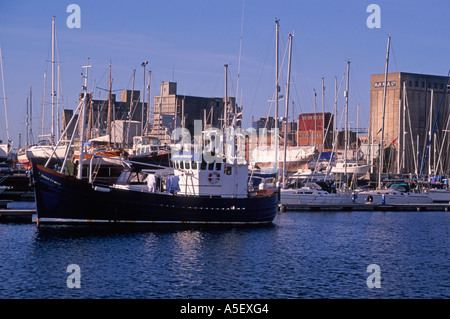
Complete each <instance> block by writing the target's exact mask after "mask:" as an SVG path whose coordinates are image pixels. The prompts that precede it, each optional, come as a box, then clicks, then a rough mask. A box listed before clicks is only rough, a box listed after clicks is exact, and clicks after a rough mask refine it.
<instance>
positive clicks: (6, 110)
mask: <svg viewBox="0 0 450 319" xmlns="http://www.w3.org/2000/svg"><path fill="white" fill-rule="evenodd" d="M0 64H1V69H2V86H3V104H4V106H5V122H6V139H7V143H9V129H8V108H7V107H6V90H5V76H4V74H3V55H2V47H1V46H0Z"/></svg>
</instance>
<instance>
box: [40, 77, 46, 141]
mask: <svg viewBox="0 0 450 319" xmlns="http://www.w3.org/2000/svg"><path fill="white" fill-rule="evenodd" d="M46 85H47V71H45V72H44V92H43V94H42V119H41V125H42V128H41V135H42V136H44V126H45V90H46V88H45V87H46Z"/></svg>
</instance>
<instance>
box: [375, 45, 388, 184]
mask: <svg viewBox="0 0 450 319" xmlns="http://www.w3.org/2000/svg"><path fill="white" fill-rule="evenodd" d="M390 45H391V37H388V44H387V51H386V70H385V72H384V97H383V117H382V119H381V143H380V155H379V159H380V163H379V164H378V189H381V172H382V171H383V160H384V159H383V157H384V116H385V114H386V91H387V78H388V68H389V47H390Z"/></svg>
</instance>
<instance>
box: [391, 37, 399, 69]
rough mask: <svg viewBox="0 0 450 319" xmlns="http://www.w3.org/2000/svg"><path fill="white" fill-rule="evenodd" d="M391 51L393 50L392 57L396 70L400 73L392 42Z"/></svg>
mask: <svg viewBox="0 0 450 319" xmlns="http://www.w3.org/2000/svg"><path fill="white" fill-rule="evenodd" d="M391 50H392V55H393V57H394V65H395V70H396V71H397V72H398V70H399V69H398V67H397V58H396V57H395V50H394V46H393V45H392V40H391Z"/></svg>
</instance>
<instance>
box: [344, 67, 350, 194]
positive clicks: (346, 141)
mask: <svg viewBox="0 0 450 319" xmlns="http://www.w3.org/2000/svg"><path fill="white" fill-rule="evenodd" d="M349 82H350V61H347V86H346V88H345V132H344V140H345V145H344V149H345V151H344V181H345V186H346V187H347V147H348V146H347V145H348V88H349Z"/></svg>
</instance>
